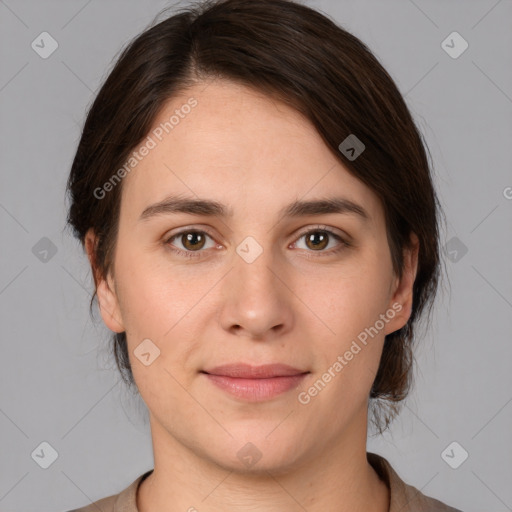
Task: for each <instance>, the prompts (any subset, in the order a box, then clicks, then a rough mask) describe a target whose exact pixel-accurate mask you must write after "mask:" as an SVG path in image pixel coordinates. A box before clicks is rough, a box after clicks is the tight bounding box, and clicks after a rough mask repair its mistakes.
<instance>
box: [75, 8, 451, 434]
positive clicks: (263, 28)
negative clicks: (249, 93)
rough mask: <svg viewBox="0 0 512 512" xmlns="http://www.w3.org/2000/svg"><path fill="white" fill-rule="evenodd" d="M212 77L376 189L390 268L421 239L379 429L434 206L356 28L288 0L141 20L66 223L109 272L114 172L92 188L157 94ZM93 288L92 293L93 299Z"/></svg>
mask: <svg viewBox="0 0 512 512" xmlns="http://www.w3.org/2000/svg"><path fill="white" fill-rule="evenodd" d="M209 79H225V80H230V81H233V82H235V83H239V84H242V85H245V86H247V87H251V88H253V89H254V90H258V91H260V92H263V93H265V94H266V95H268V96H269V97H272V98H273V99H276V100H278V101H281V102H284V103H286V104H287V105H289V106H291V107H292V108H294V109H295V110H296V111H298V112H300V113H301V114H303V115H304V116H305V117H306V118H307V119H308V120H309V121H310V122H311V123H312V124H313V125H314V127H315V128H316V130H317V131H318V133H319V134H320V135H321V137H322V139H323V140H324V142H325V144H326V145H327V147H328V148H330V149H331V150H332V152H333V154H334V155H335V156H336V158H337V159H338V160H339V161H341V162H342V164H343V166H344V167H345V168H346V169H347V170H348V172H350V173H351V174H352V175H353V176H355V177H357V178H358V179H359V180H360V181H361V182H363V183H364V184H365V185H367V186H368V187H369V188H370V189H371V190H372V191H373V192H374V193H375V194H376V195H377V196H378V197H379V199H380V200H381V201H382V205H383V208H384V213H385V220H386V230H387V239H388V243H389V247H390V253H391V258H392V263H393V269H394V271H395V273H396V274H397V275H398V276H400V277H401V276H402V273H403V250H404V249H405V248H408V247H410V237H411V233H414V234H415V235H416V236H417V237H418V240H419V253H418V270H417V275H416V279H415V282H414V285H413V307H412V312H411V315H410V318H409V320H408V322H407V324H406V325H405V326H404V327H403V328H401V329H399V330H397V331H395V332H393V333H391V334H388V335H387V336H386V338H385V341H384V348H383V353H382V357H381V360H380V366H379V368H378V371H377V375H376V378H375V381H374V383H373V385H372V388H371V392H370V397H369V398H370V400H369V404H370V406H371V407H373V411H372V412H373V414H372V417H371V418H370V419H371V420H372V422H373V424H374V425H376V426H377V428H378V430H379V431H380V432H383V431H384V430H385V429H387V428H388V425H389V423H390V422H391V421H392V419H393V418H394V417H395V416H396V414H397V413H398V411H399V408H400V407H399V406H400V402H402V400H403V399H404V398H405V397H406V396H407V394H408V392H409V389H410V386H411V382H412V378H411V374H412V369H413V351H412V345H413V333H414V327H415V326H416V324H417V322H418V320H419V319H420V317H421V316H422V314H423V315H424V314H427V315H428V316H430V314H431V309H432V303H433V301H434V297H435V295H436V291H437V288H438V279H439V276H440V257H439V226H438V221H439V214H440V213H442V211H441V208H440V204H439V201H438V199H437V196H436V193H435V190H434V186H433V183H432V176H431V174H432V171H431V168H430V164H429V160H428V159H427V154H426V151H427V150H428V148H427V146H426V143H425V142H424V140H423V137H422V135H421V134H420V132H419V131H418V129H417V127H416V125H415V123H414V121H413V119H412V116H411V114H410V112H409V110H408V108H407V106H406V104H405V101H404V99H403V97H402V96H401V94H400V92H399V90H398V88H397V86H396V85H395V83H394V81H393V79H392V78H391V77H390V75H389V74H388V73H387V72H386V70H385V69H384V68H383V66H382V65H381V64H380V63H379V61H378V60H377V58H376V57H375V56H374V55H373V54H372V52H371V51H370V50H369V49H368V48H367V46H366V45H365V44H364V43H363V42H361V41H360V40H359V39H358V38H357V37H355V36H354V35H352V34H350V33H349V32H348V31H346V30H345V29H343V28H341V27H339V26H338V25H336V24H335V23H334V22H333V21H331V20H330V19H329V18H328V17H327V16H325V15H324V14H322V13H320V12H317V11H315V10H313V9H311V8H309V7H307V6H305V5H301V4H299V3H296V2H294V1H291V0H216V1H205V2H199V3H196V4H193V5H191V6H189V7H187V8H182V9H181V10H179V11H176V13H175V14H174V15H172V16H169V17H167V18H166V19H164V20H163V21H160V22H158V23H157V20H154V21H153V23H152V26H150V27H149V28H147V29H146V30H145V31H144V32H142V33H141V34H140V35H139V36H138V37H136V38H135V39H134V40H133V41H131V42H129V44H128V45H127V46H126V47H125V48H124V49H123V50H122V52H121V54H120V56H119V58H118V59H117V61H116V62H115V65H114V66H113V69H112V70H111V72H110V73H109V74H108V76H107V78H106V80H105V81H104V83H103V85H102V87H101V88H100V90H99V92H98V94H97V96H96V98H95V99H94V101H93V103H92V105H91V106H90V108H89V110H88V113H87V117H86V120H85V124H84V127H83V131H82V134H81V138H80V141H79V143H78V148H77V151H76V155H75V157H74V160H73V163H72V167H71V171H70V175H69V179H68V183H67V191H68V195H69V199H70V206H69V211H68V219H67V221H68V225H70V226H71V227H72V229H73V234H74V235H75V236H76V237H77V238H78V239H79V240H80V241H81V243H82V246H84V245H85V235H86V233H87V231H88V230H89V228H93V229H94V233H95V234H96V237H97V239H96V241H97V243H96V246H95V248H94V251H93V275H94V281H95V285H97V278H100V277H101V278H106V276H108V274H109V273H111V272H112V273H113V261H114V251H115V244H116V236H117V229H118V222H119V210H120V201H121V189H122V184H119V185H118V186H115V187H113V188H112V190H110V191H109V193H108V194H103V196H104V197H102V198H101V199H99V198H98V197H97V194H95V190H97V189H98V188H101V187H102V186H103V185H104V184H105V183H106V182H107V181H108V180H109V179H111V177H112V175H113V174H114V172H115V170H117V169H119V168H121V167H122V166H123V165H124V163H125V162H126V160H127V158H128V157H129V154H130V152H131V151H133V149H134V148H136V147H137V146H138V144H140V142H141V141H142V140H143V139H144V137H146V136H147V134H148V132H149V131H150V130H151V128H152V125H153V122H154V120H155V118H156V116H157V115H158V113H159V112H160V111H161V109H162V108H163V107H164V105H165V103H166V102H167V101H168V100H169V99H170V98H172V97H173V96H174V95H176V94H178V93H182V92H184V91H186V90H187V89H188V88H190V87H192V86H194V85H197V84H199V83H204V82H205V81H207V80H209ZM350 134H355V135H356V137H357V138H358V139H360V140H361V141H362V142H363V143H364V145H365V150H364V152H363V153H362V154H361V155H360V156H359V157H358V158H356V159H355V160H349V159H348V158H346V157H345V156H344V155H343V154H342V153H341V151H340V149H339V145H340V143H341V142H342V141H344V140H345V139H346V138H347V136H349V135H350ZM95 296H96V292H95V293H94V294H93V296H92V299H91V307H92V304H93V301H94V298H95ZM113 353H114V357H115V361H116V364H117V367H118V369H119V371H120V373H121V376H122V378H123V380H124V382H125V383H126V384H127V385H128V386H130V387H131V386H134V379H133V374H132V370H131V366H130V360H129V356H128V350H127V341H126V334H125V333H124V332H123V333H116V334H114V336H113Z"/></svg>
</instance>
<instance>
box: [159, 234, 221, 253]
mask: <svg viewBox="0 0 512 512" xmlns="http://www.w3.org/2000/svg"><path fill="white" fill-rule="evenodd" d="M208 238H209V239H210V241H211V243H210V245H207V239H208ZM174 241H176V242H174ZM173 242H174V243H177V244H180V245H181V247H180V245H178V247H176V246H175V245H174V243H173ZM165 243H166V244H168V245H169V246H170V247H171V250H173V251H174V252H176V253H178V254H180V255H183V256H187V257H195V256H200V254H194V253H200V252H202V251H201V250H202V249H211V248H212V247H215V245H216V244H215V241H214V240H213V238H212V237H211V236H210V235H209V234H208V233H206V232H205V231H201V230H197V229H187V230H184V231H180V232H179V233H175V234H174V235H172V236H171V237H170V238H168V239H167V240H166V241H165Z"/></svg>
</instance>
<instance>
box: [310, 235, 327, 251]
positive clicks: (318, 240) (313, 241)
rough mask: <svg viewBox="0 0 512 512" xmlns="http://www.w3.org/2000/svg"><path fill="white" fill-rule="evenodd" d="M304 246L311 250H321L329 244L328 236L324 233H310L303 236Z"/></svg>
mask: <svg viewBox="0 0 512 512" xmlns="http://www.w3.org/2000/svg"><path fill="white" fill-rule="evenodd" d="M305 238H306V245H307V247H309V248H310V249H313V250H322V249H325V248H326V247H327V244H328V243H329V234H328V233H327V232H326V231H312V232H310V233H308V234H307V235H305Z"/></svg>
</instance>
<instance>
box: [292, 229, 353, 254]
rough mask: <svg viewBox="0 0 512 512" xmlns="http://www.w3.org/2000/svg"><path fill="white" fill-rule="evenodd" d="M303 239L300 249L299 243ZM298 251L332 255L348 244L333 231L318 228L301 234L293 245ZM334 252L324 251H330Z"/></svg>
mask: <svg viewBox="0 0 512 512" xmlns="http://www.w3.org/2000/svg"><path fill="white" fill-rule="evenodd" d="M302 239H304V247H300V245H299V243H300V242H299V241H300V240H302ZM293 245H294V246H295V247H297V248H298V249H308V252H319V253H327V254H332V253H336V252H338V251H341V250H342V249H344V248H345V247H348V246H349V245H350V244H349V243H348V242H347V241H345V240H344V239H343V238H342V237H341V236H340V235H338V234H336V233H334V232H333V231H331V230H329V229H326V228H325V227H323V226H319V227H317V228H315V229H310V230H309V231H306V232H305V233H302V234H301V235H300V237H299V239H298V241H297V242H295V243H294V244H293ZM333 247H334V250H325V249H332V248H333Z"/></svg>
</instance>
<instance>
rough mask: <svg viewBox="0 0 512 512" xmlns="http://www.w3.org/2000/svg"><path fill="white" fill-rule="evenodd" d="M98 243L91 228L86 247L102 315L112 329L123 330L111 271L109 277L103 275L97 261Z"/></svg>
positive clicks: (88, 232)
mask: <svg viewBox="0 0 512 512" xmlns="http://www.w3.org/2000/svg"><path fill="white" fill-rule="evenodd" d="M96 245H97V237H96V235H95V233H94V230H93V229H92V228H90V229H89V230H88V231H87V233H86V235H85V249H86V251H87V257H88V258H89V263H90V264H91V270H92V275H93V277H94V285H95V287H96V294H97V296H98V304H99V307H100V313H101V317H102V318H103V321H104V322H105V325H106V326H107V327H108V328H109V329H110V330H111V331H114V332H123V331H125V328H124V325H123V322H122V317H121V310H120V308H119V301H118V298H117V293H116V291H115V286H114V281H113V278H112V277H111V275H110V272H108V275H107V278H104V277H103V276H102V274H101V272H100V269H99V268H98V265H97V262H96Z"/></svg>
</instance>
